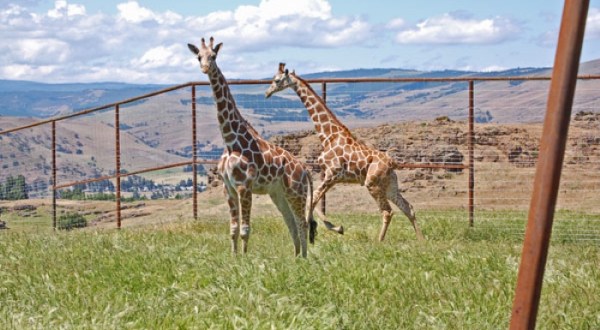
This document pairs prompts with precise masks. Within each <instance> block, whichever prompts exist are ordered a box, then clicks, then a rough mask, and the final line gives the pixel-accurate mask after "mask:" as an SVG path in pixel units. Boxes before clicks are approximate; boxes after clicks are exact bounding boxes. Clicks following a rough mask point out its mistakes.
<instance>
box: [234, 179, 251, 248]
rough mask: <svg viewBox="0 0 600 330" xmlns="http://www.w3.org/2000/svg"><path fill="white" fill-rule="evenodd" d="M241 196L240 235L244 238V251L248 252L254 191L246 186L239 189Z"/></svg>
mask: <svg viewBox="0 0 600 330" xmlns="http://www.w3.org/2000/svg"><path fill="white" fill-rule="evenodd" d="M237 192H238V196H239V198H240V206H241V212H240V213H241V215H242V226H241V228H240V237H241V238H242V252H243V253H244V254H245V253H246V252H248V240H249V239H250V211H251V209H252V191H251V190H250V189H248V188H247V187H244V186H239V187H238V189H237Z"/></svg>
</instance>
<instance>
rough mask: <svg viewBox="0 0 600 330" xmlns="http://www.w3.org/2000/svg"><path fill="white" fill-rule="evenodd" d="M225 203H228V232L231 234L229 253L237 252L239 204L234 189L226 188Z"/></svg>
mask: <svg viewBox="0 0 600 330" xmlns="http://www.w3.org/2000/svg"><path fill="white" fill-rule="evenodd" d="M225 190H226V192H227V204H228V205H229V215H230V220H229V233H230V236H231V253H233V254H237V249H238V237H239V236H240V222H239V217H240V204H239V199H238V196H237V193H236V191H235V189H230V188H226V189H225Z"/></svg>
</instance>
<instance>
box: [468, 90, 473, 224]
mask: <svg viewBox="0 0 600 330" xmlns="http://www.w3.org/2000/svg"><path fill="white" fill-rule="evenodd" d="M474 121H475V87H474V84H473V80H470V81H469V134H468V137H469V141H468V143H467V144H468V147H469V226H471V227H473V221H474V220H473V217H474V216H473V214H474V213H475V196H474V194H475V158H474V157H475V152H474V144H475V128H474V126H475V124H474Z"/></svg>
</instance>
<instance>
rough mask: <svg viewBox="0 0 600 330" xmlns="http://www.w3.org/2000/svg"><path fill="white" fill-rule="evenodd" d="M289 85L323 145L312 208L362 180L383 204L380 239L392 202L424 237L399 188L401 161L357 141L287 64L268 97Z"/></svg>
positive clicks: (381, 205)
mask: <svg viewBox="0 0 600 330" xmlns="http://www.w3.org/2000/svg"><path fill="white" fill-rule="evenodd" d="M286 88H291V89H293V90H294V91H295V92H296V93H297V94H298V96H299V97H300V100H301V101H302V103H304V106H305V107H306V109H307V110H308V114H309V116H310V118H311V119H312V121H313V122H314V124H315V130H316V132H317V134H318V136H319V140H320V141H321V145H322V146H323V151H322V152H321V154H320V155H319V158H318V162H319V165H320V166H321V169H322V170H323V172H324V174H325V176H324V179H323V181H322V182H321V184H320V185H319V187H318V188H317V189H316V190H315V191H314V195H313V198H312V205H311V208H314V207H315V206H316V205H317V203H318V202H319V200H320V199H321V198H322V197H323V195H324V194H325V193H326V192H327V190H329V189H330V188H331V187H333V186H334V185H335V184H336V183H341V182H343V183H359V184H361V185H364V186H366V187H367V189H368V190H369V193H370V194H371V196H373V198H374V199H375V201H376V202H377V204H378V205H379V211H380V212H381V215H382V218H383V224H382V227H381V231H380V232H379V240H380V241H383V239H384V238H385V234H386V232H387V229H388V226H389V225H390V222H391V220H392V215H393V213H392V208H391V206H390V203H389V201H391V202H392V203H394V204H395V205H397V206H398V207H399V208H400V210H402V212H403V213H404V214H405V215H406V216H407V217H408V219H409V220H410V222H411V223H412V226H413V228H414V230H415V233H416V235H417V238H418V239H419V240H422V239H423V234H422V233H421V230H420V228H419V225H418V224H417V218H416V216H415V211H414V210H413V207H412V205H410V203H409V202H408V201H407V200H406V199H404V197H402V195H401V194H400V191H399V190H398V180H397V177H396V173H395V172H394V169H397V168H400V167H399V164H398V163H397V162H396V161H394V159H392V158H391V157H390V156H388V155H387V154H386V153H384V152H381V151H379V150H374V149H372V148H369V147H368V146H366V145H365V144H364V143H362V142H360V141H358V140H356V139H355V138H354V137H353V136H352V133H350V130H348V128H347V127H346V126H344V124H342V122H340V120H339V119H338V118H337V117H336V116H335V114H333V113H332V112H331V110H329V108H328V107H327V105H326V104H325V102H323V100H322V99H321V97H320V96H319V95H317V93H315V91H314V90H313V89H312V88H311V87H310V85H309V84H308V83H307V82H306V81H304V80H303V79H302V78H300V77H299V76H297V75H296V74H295V73H293V72H292V73H290V72H289V71H288V70H287V69H285V64H284V63H280V64H279V68H278V70H277V73H276V74H275V77H274V78H273V82H272V83H271V85H270V86H269V89H268V90H267V91H266V92H265V96H266V97H267V98H269V97H270V96H271V95H273V94H274V93H276V92H280V91H283V90H284V89H286Z"/></svg>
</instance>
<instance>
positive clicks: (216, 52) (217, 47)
mask: <svg viewBox="0 0 600 330" xmlns="http://www.w3.org/2000/svg"><path fill="white" fill-rule="evenodd" d="M221 46H223V43H222V42H219V43H218V44H217V45H216V46H215V48H213V52H215V54H218V53H219V49H221Z"/></svg>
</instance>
